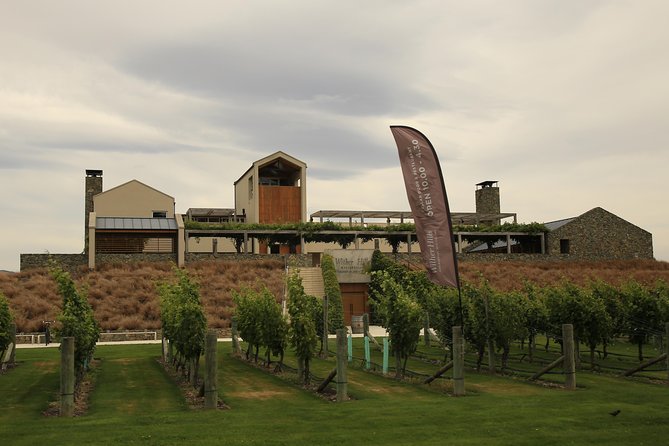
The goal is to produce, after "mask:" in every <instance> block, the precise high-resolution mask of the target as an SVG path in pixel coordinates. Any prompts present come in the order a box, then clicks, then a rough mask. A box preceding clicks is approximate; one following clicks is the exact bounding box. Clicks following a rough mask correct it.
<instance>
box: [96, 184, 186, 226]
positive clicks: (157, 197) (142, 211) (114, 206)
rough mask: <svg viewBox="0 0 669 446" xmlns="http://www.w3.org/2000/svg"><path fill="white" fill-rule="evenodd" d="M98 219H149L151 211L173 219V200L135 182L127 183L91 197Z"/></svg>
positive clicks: (151, 214)
mask: <svg viewBox="0 0 669 446" xmlns="http://www.w3.org/2000/svg"><path fill="white" fill-rule="evenodd" d="M93 203H94V204H93V206H94V209H95V213H96V215H97V216H98V217H140V218H151V217H152V216H153V211H165V212H167V218H174V198H172V197H170V196H169V195H166V194H164V193H162V192H160V191H158V190H156V189H154V188H152V187H150V186H147V185H146V184H143V183H141V182H139V181H137V180H132V181H129V182H127V183H125V184H122V185H120V186H117V187H115V188H113V189H109V190H108V191H105V192H102V193H101V194H98V195H96V196H95V197H93Z"/></svg>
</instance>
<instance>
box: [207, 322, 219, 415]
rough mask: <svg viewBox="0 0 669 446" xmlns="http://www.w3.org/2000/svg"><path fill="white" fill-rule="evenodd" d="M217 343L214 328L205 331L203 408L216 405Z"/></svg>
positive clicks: (212, 407) (214, 407) (215, 406)
mask: <svg viewBox="0 0 669 446" xmlns="http://www.w3.org/2000/svg"><path fill="white" fill-rule="evenodd" d="M217 345H218V344H217V339H216V332H215V331H214V330H210V331H209V332H207V337H206V340H205V347H204V361H205V365H206V371H205V375H204V408H205V409H216V408H217V407H218V386H217V374H218V364H217V362H218V361H217V360H216V346H217Z"/></svg>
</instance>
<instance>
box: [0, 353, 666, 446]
mask: <svg viewBox="0 0 669 446" xmlns="http://www.w3.org/2000/svg"><path fill="white" fill-rule="evenodd" d="M360 345H361V344H359V343H356V352H361V347H360ZM332 346H334V344H333V345H332ZM230 350H231V348H230V344H227V343H221V344H219V355H220V356H219V395H220V397H221V398H222V399H223V400H224V401H225V402H226V403H227V404H228V405H229V406H230V409H229V410H218V411H204V410H191V409H188V407H187V405H186V402H185V400H184V398H183V397H182V395H181V393H180V391H179V389H178V388H177V387H176V386H175V385H174V384H173V383H172V382H171V380H170V378H169V377H168V376H167V374H166V373H165V372H164V370H162V368H161V367H160V366H159V364H158V363H157V361H156V358H157V357H158V356H159V354H160V346H159V345H135V346H101V347H98V349H97V350H96V354H95V356H96V357H98V358H100V363H99V367H98V369H97V374H96V387H95V390H94V392H93V393H92V395H91V399H90V408H89V411H88V413H87V414H86V415H84V416H81V417H76V418H73V419H61V418H55V417H50V418H49V417H44V416H43V415H42V411H44V410H45V409H46V407H47V405H48V403H49V401H50V400H53V399H55V397H56V393H57V391H58V382H59V379H58V360H59V352H58V350H56V349H46V348H44V349H19V350H18V352H17V361H19V363H20V364H19V366H18V367H17V368H15V369H13V370H11V371H10V372H9V373H7V374H4V375H1V376H0V444H2V445H3V446H4V445H23V444H25V445H35V444H45V445H61V444H114V445H116V444H123V445H127V444H142V445H185V444H188V445H209V444H211V445H214V444H215V445H219V444H264V445H267V444H270V445H271V444H290V445H295V444H337V445H342V444H352V445H354V444H361V445H364V444H385V445H388V444H401V445H417V444H434V445H442V444H453V445H469V444H471V445H510V444H513V445H552V444H555V445H570V444H583V445H586V444H587V445H591V444H606V445H637V444H638V445H641V444H649V445H659V444H664V443H665V442H666V439H667V435H669V411H668V409H669V386H666V385H659V384H649V383H647V382H643V381H640V380H635V379H623V378H619V377H615V376H612V375H604V374H591V373H586V372H582V373H579V374H578V375H577V383H578V386H579V387H578V390H576V391H574V392H570V391H565V390H562V389H559V388H553V387H545V386H542V385H538V384H533V383H528V382H526V381H525V380H524V379H522V378H520V377H502V376H496V377H491V376H488V375H486V374H482V373H481V374H479V373H474V372H473V371H471V370H467V373H466V389H467V396H466V397H462V398H454V397H451V396H449V395H448V393H447V392H448V390H449V389H450V381H449V380H448V379H443V380H439V381H437V382H435V383H434V384H433V385H430V386H423V385H420V384H408V383H400V382H396V381H395V380H393V379H392V378H388V377H383V376H380V375H378V374H374V373H369V372H365V371H364V370H362V369H360V368H359V367H357V366H356V367H352V368H350V369H349V372H348V375H349V380H348V381H349V393H350V394H351V395H352V396H353V398H354V399H353V400H351V401H348V402H345V403H340V404H337V403H332V402H329V401H326V400H325V399H323V398H320V397H318V396H316V395H314V394H312V393H310V392H307V391H304V390H302V389H301V388H299V387H297V386H295V385H294V384H292V383H291V382H290V380H286V379H281V378H278V377H276V376H272V375H269V374H267V373H265V372H264V371H262V370H259V369H257V368H255V367H253V366H250V365H248V364H245V363H244V362H242V361H240V360H236V359H233V358H231V357H230V356H229V352H230ZM421 350H423V348H421ZM435 351H436V350H435ZM358 354H359V353H356V356H357V355H358ZM375 360H378V358H377V359H375ZM287 361H288V362H289V363H291V362H293V361H294V360H293V358H292V357H290V356H289V357H288V358H287ZM378 362H379V363H380V360H378ZM293 365H294V362H293ZM332 367H334V359H333V358H332V359H329V360H314V363H313V366H312V368H313V372H314V373H315V374H317V375H319V376H325V375H326V374H327V372H328V371H329V370H330V369H331V368H332ZM410 368H412V369H420V370H422V371H424V372H429V371H432V370H434V369H436V368H437V367H436V366H434V365H431V364H427V363H424V362H420V361H411V363H410ZM554 379H559V375H558V376H556V377H554ZM614 409H620V410H621V413H620V414H619V415H618V416H617V417H613V416H610V415H609V414H608V412H610V411H612V410H614Z"/></svg>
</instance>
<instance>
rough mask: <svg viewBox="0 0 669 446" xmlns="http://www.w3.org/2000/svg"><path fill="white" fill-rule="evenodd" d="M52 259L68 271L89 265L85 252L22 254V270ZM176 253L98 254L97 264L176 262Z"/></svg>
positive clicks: (45, 264)
mask: <svg viewBox="0 0 669 446" xmlns="http://www.w3.org/2000/svg"><path fill="white" fill-rule="evenodd" d="M49 259H52V260H53V261H55V262H56V263H57V264H59V265H60V266H61V267H62V268H63V269H64V270H66V271H73V270H76V269H79V268H80V267H82V266H86V267H88V256H87V255H85V254H21V262H20V263H21V271H24V270H26V269H30V268H46V267H48V266H49ZM176 261H177V257H176V254H98V255H97V256H96V258H95V264H96V265H102V264H105V263H107V264H108V263H136V262H174V263H176Z"/></svg>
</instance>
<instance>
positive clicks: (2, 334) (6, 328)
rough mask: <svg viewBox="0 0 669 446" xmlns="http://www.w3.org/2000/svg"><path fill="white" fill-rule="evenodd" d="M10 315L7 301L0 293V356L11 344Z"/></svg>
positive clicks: (11, 321)
mask: <svg viewBox="0 0 669 446" xmlns="http://www.w3.org/2000/svg"><path fill="white" fill-rule="evenodd" d="M12 323H13V318H12V313H11V311H10V310H9V301H8V300H7V298H6V297H5V295H4V294H2V293H1V292H0V355H2V353H3V352H4V351H5V350H7V347H9V344H11V342H12V333H11V330H12Z"/></svg>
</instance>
